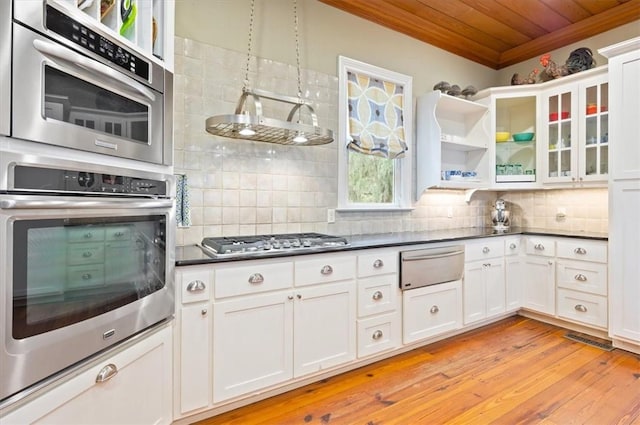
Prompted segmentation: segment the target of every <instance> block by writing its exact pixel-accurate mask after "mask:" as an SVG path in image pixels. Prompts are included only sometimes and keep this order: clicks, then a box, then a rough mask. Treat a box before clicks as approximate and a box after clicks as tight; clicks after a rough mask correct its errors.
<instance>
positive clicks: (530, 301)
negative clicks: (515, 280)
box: [522, 237, 556, 316]
mask: <svg viewBox="0 0 640 425" xmlns="http://www.w3.org/2000/svg"><path fill="white" fill-rule="evenodd" d="M525 251H526V256H525V258H524V267H525V274H524V276H523V282H524V288H523V291H522V307H524V308H527V309H529V310H533V311H535V312H538V313H544V314H549V315H552V316H553V315H555V314H556V266H555V240H554V239H551V238H539V237H527V238H526V239H525Z"/></svg>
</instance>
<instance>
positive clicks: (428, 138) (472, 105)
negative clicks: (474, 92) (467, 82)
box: [416, 91, 490, 198]
mask: <svg viewBox="0 0 640 425" xmlns="http://www.w3.org/2000/svg"><path fill="white" fill-rule="evenodd" d="M488 111H489V108H488V107H487V106H486V105H482V104H479V103H476V102H472V101H469V100H465V99H460V98H456V97H453V96H449V95H446V94H443V93H441V92H440V91H433V92H430V93H427V94H425V95H423V96H420V97H419V98H418V100H417V108H416V116H417V122H416V158H417V171H416V172H417V175H416V198H419V197H420V195H421V194H422V192H423V191H424V190H425V189H428V188H430V187H456V188H466V187H486V186H487V185H488V184H489V183H490V169H489V166H490V159H489V158H488V155H487V149H488V147H489V140H490V137H489V133H488V128H487V125H488V122H487V119H486V117H487V116H488ZM451 170H457V171H460V172H461V173H462V172H473V173H475V175H470V176H467V177H463V175H462V174H461V175H460V176H457V175H454V176H453V177H452V178H451V179H449V180H447V179H445V178H444V176H443V173H442V172H443V171H451Z"/></svg>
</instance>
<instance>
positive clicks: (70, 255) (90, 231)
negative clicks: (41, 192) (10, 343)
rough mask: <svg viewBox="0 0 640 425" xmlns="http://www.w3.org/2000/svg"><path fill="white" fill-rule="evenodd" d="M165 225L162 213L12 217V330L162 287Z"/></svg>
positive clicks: (66, 319)
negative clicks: (28, 218)
mask: <svg viewBox="0 0 640 425" xmlns="http://www.w3.org/2000/svg"><path fill="white" fill-rule="evenodd" d="M166 226H167V220H166V218H165V216H163V215H158V216H145V217H117V218H113V217H91V218H60V219H39V220H19V221H16V223H15V224H14V246H13V252H14V259H13V270H14V274H13V303H12V304H13V329H12V335H13V338H14V339H24V338H28V337H31V336H34V335H39V334H41V333H45V332H49V331H52V330H55V329H58V328H61V327H64V326H69V325H72V324H74V323H78V322H80V321H84V320H87V319H90V318H92V317H96V316H98V315H101V314H104V313H106V312H108V311H112V310H115V309H117V308H119V307H122V306H124V305H127V304H131V303H133V302H135V301H137V300H139V299H141V298H144V297H146V296H147V295H150V294H152V293H154V292H156V291H159V290H161V289H162V288H163V287H164V286H165V282H166V276H165V262H166Z"/></svg>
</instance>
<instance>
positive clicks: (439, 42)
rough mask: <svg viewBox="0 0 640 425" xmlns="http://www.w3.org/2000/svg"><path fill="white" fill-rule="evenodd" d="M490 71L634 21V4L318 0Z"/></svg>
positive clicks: (628, 0) (638, 9)
mask: <svg viewBox="0 0 640 425" xmlns="http://www.w3.org/2000/svg"><path fill="white" fill-rule="evenodd" d="M320 1H321V2H322V3H325V4H328V5H330V6H334V7H336V8H338V9H341V10H343V11H345V12H348V13H351V14H353V15H356V16H359V17H361V18H364V19H367V20H369V21H371V22H375V23H377V24H380V25H382V26H384V27H387V28H389V29H392V30H394V31H398V32H401V33H404V34H406V35H409V36H411V37H413V38H416V39H418V40H421V41H424V42H425V43H428V44H431V45H433V46H436V47H439V48H441V49H444V50H446V51H448V52H450V53H453V54H456V55H459V56H462V57H464V58H467V59H469V60H472V61H474V62H477V63H480V64H483V65H486V66H488V67H491V68H494V69H501V68H504V67H506V66H509V65H513V64H515V63H518V62H522V61H524V60H527V59H530V58H532V57H535V56H538V55H542V54H544V53H547V52H549V51H551V50H554V49H557V48H560V47H563V46H566V45H568V44H571V43H575V42H578V41H580V40H583V39H585V38H588V37H591V36H594V35H596V34H599V33H601V32H604V31H608V30H610V29H613V28H615V27H618V26H620V25H624V24H627V23H630V22H633V21H636V20H638V19H640V0H320Z"/></svg>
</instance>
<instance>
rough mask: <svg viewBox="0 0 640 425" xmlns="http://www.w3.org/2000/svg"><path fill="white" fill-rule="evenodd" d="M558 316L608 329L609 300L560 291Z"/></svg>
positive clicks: (598, 296) (596, 296)
mask: <svg viewBox="0 0 640 425" xmlns="http://www.w3.org/2000/svg"><path fill="white" fill-rule="evenodd" d="M558 316H559V317H563V318H565V319H571V320H575V321H577V322H582V323H585V324H587V325H593V326H598V327H600V328H606V327H607V298H606V297H603V296H600V295H592V294H585V293H582V292H577V291H571V290H568V289H558Z"/></svg>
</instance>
